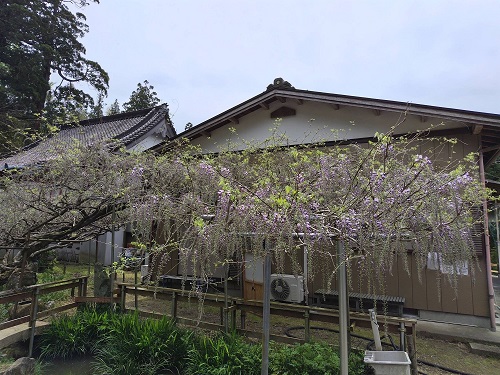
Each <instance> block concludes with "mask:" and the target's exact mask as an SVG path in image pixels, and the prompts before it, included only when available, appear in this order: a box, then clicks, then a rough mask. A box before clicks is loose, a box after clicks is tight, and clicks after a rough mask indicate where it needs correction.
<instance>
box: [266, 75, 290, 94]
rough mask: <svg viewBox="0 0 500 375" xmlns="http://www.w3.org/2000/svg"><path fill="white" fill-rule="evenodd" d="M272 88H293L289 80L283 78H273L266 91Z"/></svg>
mask: <svg viewBox="0 0 500 375" xmlns="http://www.w3.org/2000/svg"><path fill="white" fill-rule="evenodd" d="M274 89H295V87H293V86H292V85H291V83H290V82H288V81H285V80H284V79H283V78H281V77H278V78H275V79H274V81H273V83H271V84H270V85H269V86H267V91H269V90H274Z"/></svg>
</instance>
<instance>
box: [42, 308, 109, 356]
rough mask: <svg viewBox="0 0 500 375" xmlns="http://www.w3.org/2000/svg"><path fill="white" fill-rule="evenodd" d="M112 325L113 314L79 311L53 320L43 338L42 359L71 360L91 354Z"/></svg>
mask: <svg viewBox="0 0 500 375" xmlns="http://www.w3.org/2000/svg"><path fill="white" fill-rule="evenodd" d="M110 325H111V314H109V313H98V312H96V311H95V310H90V309H86V310H82V311H78V312H77V313H76V314H75V315H72V316H68V315H62V316H60V317H58V318H57V319H54V320H52V322H51V324H50V325H49V326H48V327H47V329H45V330H44V332H43V334H42V337H41V351H42V357H49V358H70V357H74V356H78V355H85V354H89V353H91V352H92V351H93V349H94V347H95V345H96V343H97V342H98V341H99V339H100V337H101V336H102V335H103V334H104V333H105V332H106V331H108V330H109V329H110V328H109V327H110Z"/></svg>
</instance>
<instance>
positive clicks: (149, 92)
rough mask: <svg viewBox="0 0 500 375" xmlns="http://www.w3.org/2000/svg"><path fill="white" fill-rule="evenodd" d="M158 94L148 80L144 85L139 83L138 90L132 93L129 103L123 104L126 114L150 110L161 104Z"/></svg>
mask: <svg viewBox="0 0 500 375" xmlns="http://www.w3.org/2000/svg"><path fill="white" fill-rule="evenodd" d="M157 95H158V94H157V93H156V92H155V91H154V86H153V85H150V84H149V82H148V80H145V81H144V83H140V82H139V83H138V84H137V89H136V90H134V91H133V92H132V94H131V95H130V98H129V100H128V102H126V103H124V104H123V110H124V111H125V112H132V111H138V110H140V109H144V108H150V107H154V106H157V105H158V104H160V99H159V98H158V96H157Z"/></svg>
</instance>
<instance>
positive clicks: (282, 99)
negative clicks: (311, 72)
mask: <svg viewBox="0 0 500 375" xmlns="http://www.w3.org/2000/svg"><path fill="white" fill-rule="evenodd" d="M278 100H279V101H280V102H281V103H285V102H286V98H284V97H283V96H278Z"/></svg>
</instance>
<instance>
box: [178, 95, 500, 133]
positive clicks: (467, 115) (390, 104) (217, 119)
mask: <svg viewBox="0 0 500 375" xmlns="http://www.w3.org/2000/svg"><path fill="white" fill-rule="evenodd" d="M280 99H281V100H283V99H290V100H295V101H297V102H298V103H300V102H301V101H315V102H323V103H328V104H332V105H336V106H339V107H342V106H347V107H358V108H367V109H372V110H379V111H390V112H398V113H400V112H406V113H407V114H410V115H416V116H422V117H424V118H429V117H435V118H439V119H443V120H452V121H459V122H463V123H467V124H471V125H472V124H474V125H482V126H492V127H494V128H496V127H500V115H498V114H492V113H483V112H475V111H468V110H461V109H451V108H444V107H436V106H429V105H423V104H413V103H406V102H398V101H393V100H383V99H371V98H364V97H357V96H348V95H339V94H331V93H325V92H317V91H308V90H299V89H293V88H290V89H283V88H281V89H272V90H267V91H264V92H262V93H260V94H258V95H256V96H254V97H252V98H250V99H248V100H246V101H244V102H242V103H240V104H238V105H236V106H234V107H232V108H230V109H228V110H227V111H224V112H222V113H220V114H218V115H216V116H214V117H212V118H210V119H208V120H206V121H204V122H202V123H200V124H198V125H197V126H195V127H193V128H191V129H189V130H186V131H184V132H182V133H180V134H178V136H177V138H188V139H192V138H196V137H197V136H199V135H201V134H203V133H207V132H210V131H211V130H213V129H216V128H218V127H220V126H222V125H225V124H227V123H229V122H231V120H237V119H238V118H240V117H242V116H245V115H247V114H248V113H251V112H253V111H256V110H258V109H262V108H267V107H268V106H269V104H270V103H271V102H274V101H276V100H280Z"/></svg>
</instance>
